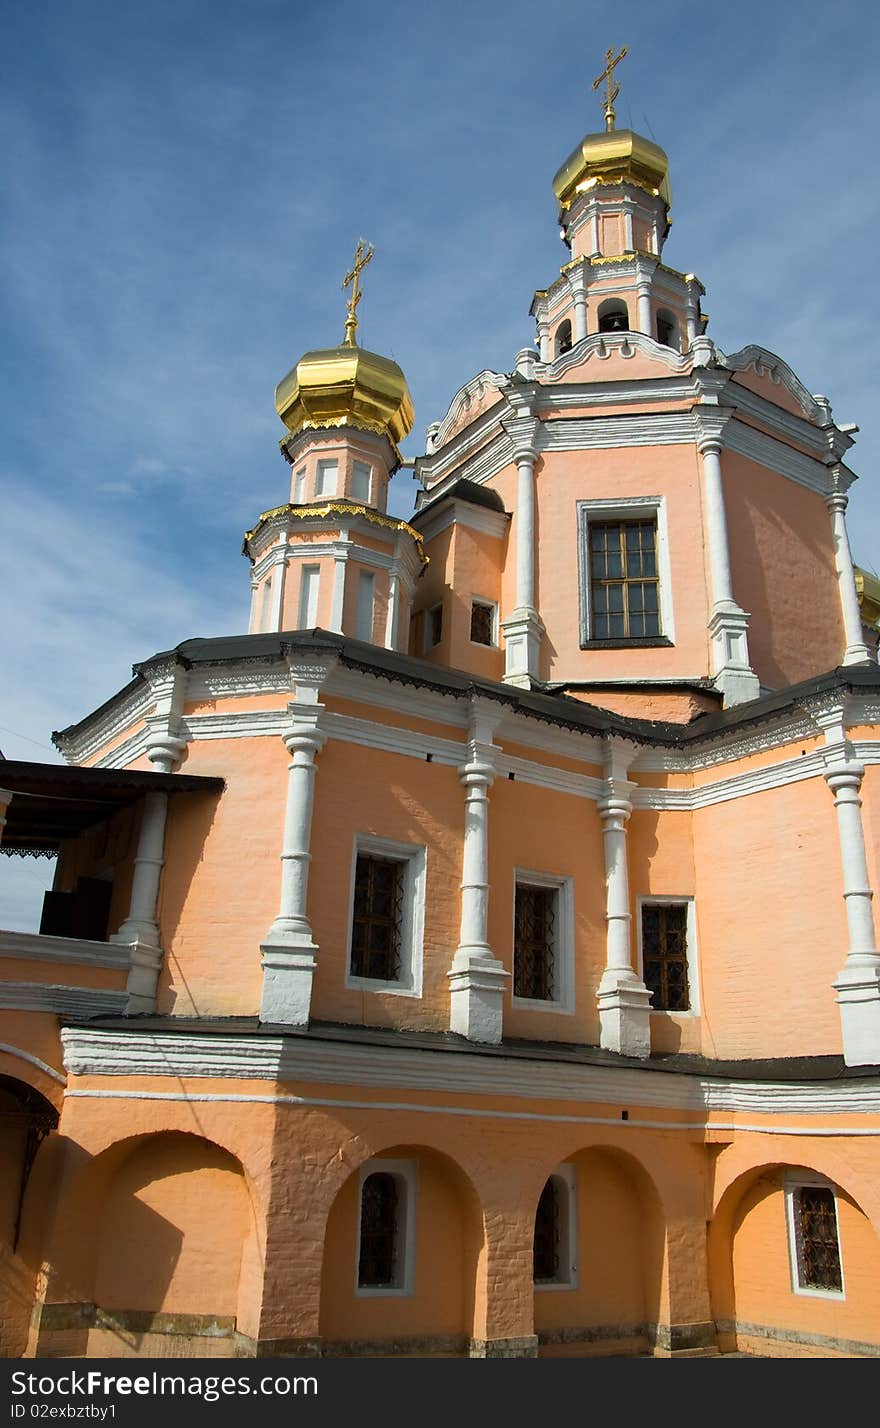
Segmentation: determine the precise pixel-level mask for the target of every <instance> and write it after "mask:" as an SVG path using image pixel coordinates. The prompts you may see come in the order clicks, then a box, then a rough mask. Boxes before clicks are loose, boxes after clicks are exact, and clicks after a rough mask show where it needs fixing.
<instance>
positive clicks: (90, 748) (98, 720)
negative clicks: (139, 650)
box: [57, 681, 156, 764]
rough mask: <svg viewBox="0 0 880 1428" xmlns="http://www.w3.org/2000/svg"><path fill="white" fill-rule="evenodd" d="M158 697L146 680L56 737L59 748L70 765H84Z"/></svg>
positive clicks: (116, 696) (141, 714)
mask: <svg viewBox="0 0 880 1428" xmlns="http://www.w3.org/2000/svg"><path fill="white" fill-rule="evenodd" d="M155 702H156V699H155V695H154V694H152V693H151V691H150V688H149V686H148V684H147V683H146V681H144V683H143V684H141V685H139V686H137V687H136V688H135V689H131V690H129V691H128V693H126V692H125V691H124V690H123V691H122V692H121V693H119V694H117V695H115V696H114V697H113V699H112V700H110V701H109V702H108V707H107V708H105V709H103V710H99V711H98V712H96V713H95V714H90V715H87V716H86V717H85V719H82V720H81V721H80V723H79V724H78V725H76V726H75V727H74V728H73V729H72V730H70V731H69V732H65V733H61V734H59V735H58V736H57V744H58V748H59V749H60V750H61V752H62V754H63V755H64V757H65V759H66V760H67V762H68V763H69V764H84V763H86V762H87V761H88V760H89V759H91V758H93V757H94V755H95V754H96V753H97V752H98V750H99V749H103V748H104V747H105V746H106V745H107V744H109V743H110V742H111V741H112V740H113V739H115V738H117V737H118V735H119V734H121V733H122V732H123V730H125V729H128V728H129V727H130V726H131V725H132V724H134V723H135V721H136V720H138V719H143V718H144V716H145V715H146V714H147V713H148V712H149V711H150V710H151V709H152V708H153V706H154V705H155Z"/></svg>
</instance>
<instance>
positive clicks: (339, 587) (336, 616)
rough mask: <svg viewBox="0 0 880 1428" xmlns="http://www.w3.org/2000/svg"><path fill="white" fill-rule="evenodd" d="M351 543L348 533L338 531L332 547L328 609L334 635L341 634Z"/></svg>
mask: <svg viewBox="0 0 880 1428" xmlns="http://www.w3.org/2000/svg"><path fill="white" fill-rule="evenodd" d="M351 545H352V542H351V541H350V540H349V539H348V531H347V530H340V532H339V539H338V540H337V541H336V543H335V544H334V547H333V559H334V562H335V563H334V566H333V603H332V605H331V607H330V628H331V630H333V631H335V633H336V634H338V635H341V634H342V619H343V613H344V611H345V567H346V565H347V564H348V552H349V550H350V549H351Z"/></svg>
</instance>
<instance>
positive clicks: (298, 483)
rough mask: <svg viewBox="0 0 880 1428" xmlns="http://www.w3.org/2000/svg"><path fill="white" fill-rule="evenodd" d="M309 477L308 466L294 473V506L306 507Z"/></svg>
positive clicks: (301, 467)
mask: <svg viewBox="0 0 880 1428" xmlns="http://www.w3.org/2000/svg"><path fill="white" fill-rule="evenodd" d="M307 475H308V466H300V467H299V469H298V470H296V471H294V473H293V505H294V506H303V505H305V494H306V477H307Z"/></svg>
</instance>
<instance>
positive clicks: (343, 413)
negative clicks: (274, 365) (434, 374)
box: [275, 342, 415, 449]
mask: <svg viewBox="0 0 880 1428" xmlns="http://www.w3.org/2000/svg"><path fill="white" fill-rule="evenodd" d="M275 408H276V410H277V412H278V415H279V416H280V418H281V420H282V421H283V422H284V425H285V426H286V427H287V428H288V430H289V431H291V432H293V433H294V435H295V434H296V433H297V432H300V431H304V430H308V429H309V428H316V427H331V426H353V427H359V428H360V429H361V430H364V431H373V432H378V433H379V434H380V435H384V436H387V437H388V438H389V440H390V441H391V442H392V444H393V445H394V447H395V449H396V447H397V443H398V442H400V441H403V439H404V437H405V436H407V435H408V434H409V433H410V431H412V425H413V421H414V420H415V412H414V411H413V404H412V398H411V396H410V394H409V388H408V387H407V385H406V378H405V377H404V375H403V373H402V372H401V370H400V368H399V367H398V365H397V363H396V362H392V361H391V359H390V357H380V356H379V355H378V353H376V352H368V351H367V349H366V348H365V347H358V346H356V345H355V344H354V342H351V343H344V344H343V345H342V346H341V347H327V348H324V349H322V350H321V351H318V352H307V353H306V354H305V356H304V357H301V358H300V359H299V361H298V362H297V364H296V366H295V367H293V368H292V369H291V371H289V372H288V374H287V376H286V377H282V379H281V381H280V382H279V383H278V386H277V387H276V388H275Z"/></svg>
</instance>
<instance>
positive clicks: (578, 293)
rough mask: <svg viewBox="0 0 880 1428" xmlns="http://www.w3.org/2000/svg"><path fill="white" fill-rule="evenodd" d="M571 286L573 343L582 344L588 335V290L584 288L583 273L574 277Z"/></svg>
mask: <svg viewBox="0 0 880 1428" xmlns="http://www.w3.org/2000/svg"><path fill="white" fill-rule="evenodd" d="M570 286H571V295H572V299H573V300H574V323H573V324H572V342H582V341H583V339H584V338H585V337H586V335H587V289H586V287H585V286H584V275H583V272H579V273H577V274H573V275H572V277H571V279H570Z"/></svg>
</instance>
